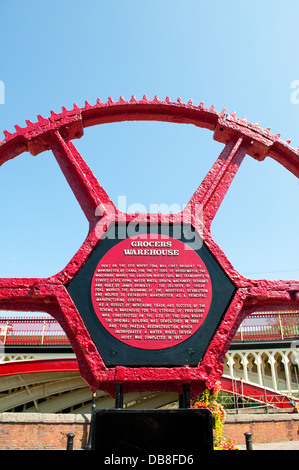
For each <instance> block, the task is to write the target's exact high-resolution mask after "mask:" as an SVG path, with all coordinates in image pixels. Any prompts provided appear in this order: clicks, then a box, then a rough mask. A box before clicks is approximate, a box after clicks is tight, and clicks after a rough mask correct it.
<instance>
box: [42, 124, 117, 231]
mask: <svg viewBox="0 0 299 470" xmlns="http://www.w3.org/2000/svg"><path fill="white" fill-rule="evenodd" d="M50 145H51V148H52V152H53V154H54V156H55V158H56V160H57V162H58V164H59V166H60V168H61V170H62V172H63V174H64V176H65V178H66V180H67V182H68V184H69V186H70V188H71V189H72V191H73V193H74V195H75V197H76V199H77V200H78V202H79V204H80V206H81V208H82V210H83V212H84V214H85V216H86V218H87V220H88V221H89V224H90V228H91V229H93V228H94V226H95V224H96V222H97V221H98V216H97V215H96V209H97V207H98V206H101V213H103V215H105V214H106V213H107V212H108V211H109V209H111V210H112V211H115V210H116V209H115V206H114V204H113V202H112V201H111V200H110V198H109V196H108V195H107V193H106V192H105V191H104V189H103V188H102V186H101V185H100V184H99V182H98V181H97V179H96V178H95V176H94V175H93V173H92V171H91V170H90V168H89V166H88V165H87V164H86V163H85V161H84V160H83V158H82V156H81V155H80V153H79V152H78V150H77V149H76V147H75V146H74V144H73V143H72V142H71V141H65V140H64V139H63V137H62V136H61V134H60V133H59V132H58V131H55V132H53V133H52V134H51V135H50ZM103 208H104V210H103Z"/></svg>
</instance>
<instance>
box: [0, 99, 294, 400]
mask: <svg viewBox="0 0 299 470" xmlns="http://www.w3.org/2000/svg"><path fill="white" fill-rule="evenodd" d="M147 120H149V121H164V122H174V123H186V124H193V125H195V126H198V127H201V128H206V129H209V130H211V131H213V138H214V139H215V140H216V141H218V142H221V143H223V144H224V148H223V150H222V152H221V154H220V155H219V157H218V159H217V160H216V162H215V164H214V165H213V167H212V168H211V170H210V171H209V173H208V174H207V176H206V177H205V179H204V180H203V182H202V183H201V185H200V186H199V188H198V189H197V191H196V192H195V194H194V195H193V196H192V198H191V200H190V201H189V203H188V205H187V206H186V208H185V209H184V211H183V212H182V213H181V214H177V215H171V214H170V215H169V216H164V215H161V214H157V215H156V220H158V221H160V222H163V218H164V217H167V220H168V217H170V219H171V220H173V222H174V223H176V222H180V220H181V217H182V215H184V214H187V213H188V214H189V215H190V216H191V221H192V226H193V227H194V228H197V225H198V221H197V220H196V215H195V214H196V212H195V211H194V207H195V205H196V204H202V206H203V234H202V235H203V240H204V243H205V245H206V246H207V247H208V249H209V250H210V252H211V253H212V255H213V256H214V258H215V259H216V260H217V261H218V263H219V265H220V266H221V267H222V269H223V270H224V271H225V273H226V274H227V276H228V277H229V278H230V280H231V282H232V283H233V284H234V286H235V288H236V292H235V295H234V297H233V299H232V302H231V304H230V306H229V308H228V309H227V311H226V313H225V315H224V317H223V319H222V321H221V324H220V325H219V328H218V330H217V332H216V334H215V335H214V337H213V339H212V341H211V342H210V345H209V347H208V349H207V350H206V352H205V354H204V357H203V359H202V360H201V362H200V363H199V364H198V366H197V367H189V366H182V367H173V368H168V367H123V366H116V367H111V368H107V367H106V366H105V364H104V363H103V360H102V358H101V357H100V355H99V353H98V351H97V349H96V348H95V345H94V344H93V342H92V340H91V338H90V335H89V333H88V331H87V330H86V328H85V325H84V323H83V322H82V319H81V317H80V315H79V313H78V311H77V309H76V307H75V305H74V304H73V302H72V300H71V298H70V296H69V294H68V292H67V290H66V286H67V285H68V284H69V283H70V281H71V280H72V279H73V278H74V276H75V275H76V273H78V272H79V270H80V268H81V267H82V266H83V264H84V263H85V261H86V260H87V258H88V257H89V255H90V254H91V253H92V251H93V250H94V249H95V247H96V246H97V244H98V243H99V239H98V237H97V235H96V226H97V223H98V222H99V217H98V216H97V215H96V208H97V207H98V206H99V205H102V207H104V208H107V207H111V208H113V210H112V211H111V213H109V210H108V211H107V209H106V213H104V214H103V217H105V221H108V222H107V226H109V223H110V222H113V221H114V220H115V219H116V221H123V222H129V221H130V220H132V218H133V217H135V215H134V214H124V213H121V212H120V211H118V210H117V209H116V208H115V206H114V205H113V203H112V201H111V200H110V198H109V196H108V195H107V194H106V192H105V191H104V189H103V188H102V187H101V186H100V184H99V182H98V181H97V180H96V178H95V177H94V175H93V174H92V172H91V170H90V169H89V167H88V166H87V164H86V163H85V161H84V160H83V158H82V157H81V155H80V154H79V152H78V151H77V149H76V147H75V146H74V144H73V142H72V141H73V140H74V139H77V138H81V137H82V136H83V133H84V128H85V127H89V126H94V125H97V124H103V123H113V122H119V121H147ZM26 123H27V126H26V127H25V128H21V127H19V126H15V128H16V132H15V133H9V132H7V131H5V132H4V135H5V140H4V141H1V142H0V162H1V164H3V163H4V162H6V161H7V160H9V159H12V158H14V157H16V156H17V155H19V154H21V153H22V152H25V151H29V152H30V153H31V154H32V155H38V154H39V153H41V152H43V151H45V150H49V149H50V150H52V152H53V154H54V156H55V158H56V160H57V162H58V164H59V165H60V168H61V170H62V172H63V173H64V175H65V178H66V179H67V181H68V184H69V185H70V187H71V189H72V191H73V193H74V195H75V197H76V198H77V200H78V202H79V204H80V206H81V208H82V210H83V212H84V214H85V216H86V218H87V219H88V222H89V233H88V236H87V238H86V240H85V241H84V243H83V245H82V246H81V248H80V249H79V250H78V252H77V253H76V254H75V255H74V257H73V258H72V259H71V261H70V262H69V263H68V264H67V266H66V267H65V268H64V269H63V270H62V271H61V272H59V273H57V274H55V275H53V276H51V277H49V278H30V279H18V278H2V279H0V308H1V309H2V310H14V311H16V310H19V311H45V312H47V313H49V314H51V315H52V316H53V317H55V318H56V319H57V321H58V322H59V323H60V324H61V326H62V328H63V329H64V330H65V332H66V334H67V335H68V338H69V340H70V343H71V345H72V347H73V350H74V352H75V354H76V357H77V360H78V364H79V368H80V372H81V375H82V377H83V378H84V379H85V380H86V381H87V382H88V383H89V385H90V387H91V390H92V391H95V390H97V389H99V388H100V389H102V390H105V391H108V392H109V393H111V395H114V389H115V384H116V383H118V382H122V383H123V392H124V393H126V392H129V391H137V390H139V391H151V390H155V391H159V390H167V391H176V392H178V393H182V390H183V388H182V387H183V383H186V382H187V383H189V384H190V390H191V396H193V397H195V396H196V395H197V394H198V393H200V392H201V391H202V390H203V389H204V388H211V387H212V386H213V384H214V383H215V381H216V380H217V379H218V378H219V377H220V376H221V374H222V371H223V361H224V356H225V353H226V352H227V350H228V349H229V346H230V343H231V340H232V338H233V336H234V334H235V332H236V330H237V328H238V327H239V325H240V323H241V322H242V320H243V319H244V318H245V317H246V316H247V315H249V314H250V313H252V312H254V311H255V312H258V311H267V310H275V309H282V308H283V309H294V308H298V305H299V281H270V280H251V279H247V278H245V277H243V276H241V275H240V274H239V273H238V272H237V271H236V270H235V269H234V268H233V266H232V265H231V264H230V262H229V261H228V259H227V258H226V256H225V254H224V253H223V252H222V250H221V248H220V247H219V246H218V245H217V244H216V243H215V241H214V240H213V238H212V236H211V233H210V227H211V223H212V221H213V219H214V217H215V215H216V213H217V211H218V208H219V206H220V204H221V203H222V200H223V198H224V196H225V194H226V192H227V190H228V189H229V187H230V184H231V183H232V181H233V178H234V176H235V175H236V173H237V171H238V169H239V166H240V165H241V163H242V161H243V159H244V157H245V155H246V154H247V155H249V156H251V157H253V158H255V159H256V160H258V161H263V160H264V159H265V157H266V156H268V157H271V158H273V159H274V160H276V161H278V162H279V163H280V164H281V165H283V166H284V167H285V168H287V169H288V170H289V171H291V172H292V173H293V174H294V175H296V176H297V177H298V176H299V150H298V149H293V148H292V147H291V146H290V142H283V141H281V140H280V136H279V135H272V134H271V133H270V131H269V129H266V130H263V129H261V128H260V127H259V124H258V123H257V124H250V123H248V122H247V120H246V118H243V119H237V118H236V117H235V114H234V113H232V114H229V115H227V114H226V112H225V110H223V111H222V112H220V113H219V112H216V111H215V109H214V106H212V107H211V108H209V109H206V108H204V106H203V104H202V103H201V104H200V105H199V106H194V105H193V104H192V102H191V101H189V103H188V104H183V103H181V100H180V99H178V100H177V101H176V102H171V101H170V100H169V98H166V100H165V101H160V100H159V99H158V98H157V97H155V98H154V99H153V100H152V101H150V100H148V99H147V97H146V96H144V97H143V99H141V100H136V98H135V97H134V96H133V97H132V99H131V100H130V101H125V100H124V99H123V98H120V100H119V101H117V102H113V101H112V99H111V98H109V100H108V102H107V103H101V102H100V101H99V100H98V101H97V103H96V104H95V105H90V104H89V103H88V102H86V103H85V107H84V108H79V107H78V106H77V105H74V108H73V109H72V110H70V111H68V110H66V109H65V108H63V109H62V112H61V113H60V114H56V113H54V112H53V111H52V112H51V117H50V118H48V119H45V118H42V117H41V116H38V122H36V123H32V122H30V121H26ZM151 217H152V215H151ZM142 218H143V221H145V222H147V221H149V214H143V215H142Z"/></svg>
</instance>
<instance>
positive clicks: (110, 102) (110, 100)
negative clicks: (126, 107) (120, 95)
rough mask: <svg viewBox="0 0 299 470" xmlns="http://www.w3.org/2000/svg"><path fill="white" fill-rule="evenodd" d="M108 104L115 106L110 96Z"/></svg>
mask: <svg viewBox="0 0 299 470" xmlns="http://www.w3.org/2000/svg"><path fill="white" fill-rule="evenodd" d="M108 103H109V104H113V99H112V98H111V96H108Z"/></svg>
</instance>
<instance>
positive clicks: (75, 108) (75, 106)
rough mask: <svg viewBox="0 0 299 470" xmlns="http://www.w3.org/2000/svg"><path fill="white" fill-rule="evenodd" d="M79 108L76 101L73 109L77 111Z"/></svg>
mask: <svg viewBox="0 0 299 470" xmlns="http://www.w3.org/2000/svg"><path fill="white" fill-rule="evenodd" d="M78 109H79V106H78V105H77V103H74V107H73V111H77V110H78Z"/></svg>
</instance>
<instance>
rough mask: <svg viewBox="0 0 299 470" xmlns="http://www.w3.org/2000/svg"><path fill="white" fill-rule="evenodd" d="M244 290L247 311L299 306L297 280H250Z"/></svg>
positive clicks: (298, 283) (298, 285)
mask: <svg viewBox="0 0 299 470" xmlns="http://www.w3.org/2000/svg"><path fill="white" fill-rule="evenodd" d="M246 290H247V298H246V301H245V308H246V310H248V311H249V313H250V312H257V311H271V310H276V309H278V310H279V309H294V308H295V309H296V308H297V309H298V308H299V281H271V280H265V279H263V280H252V281H250V286H248V287H247V289H246Z"/></svg>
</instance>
